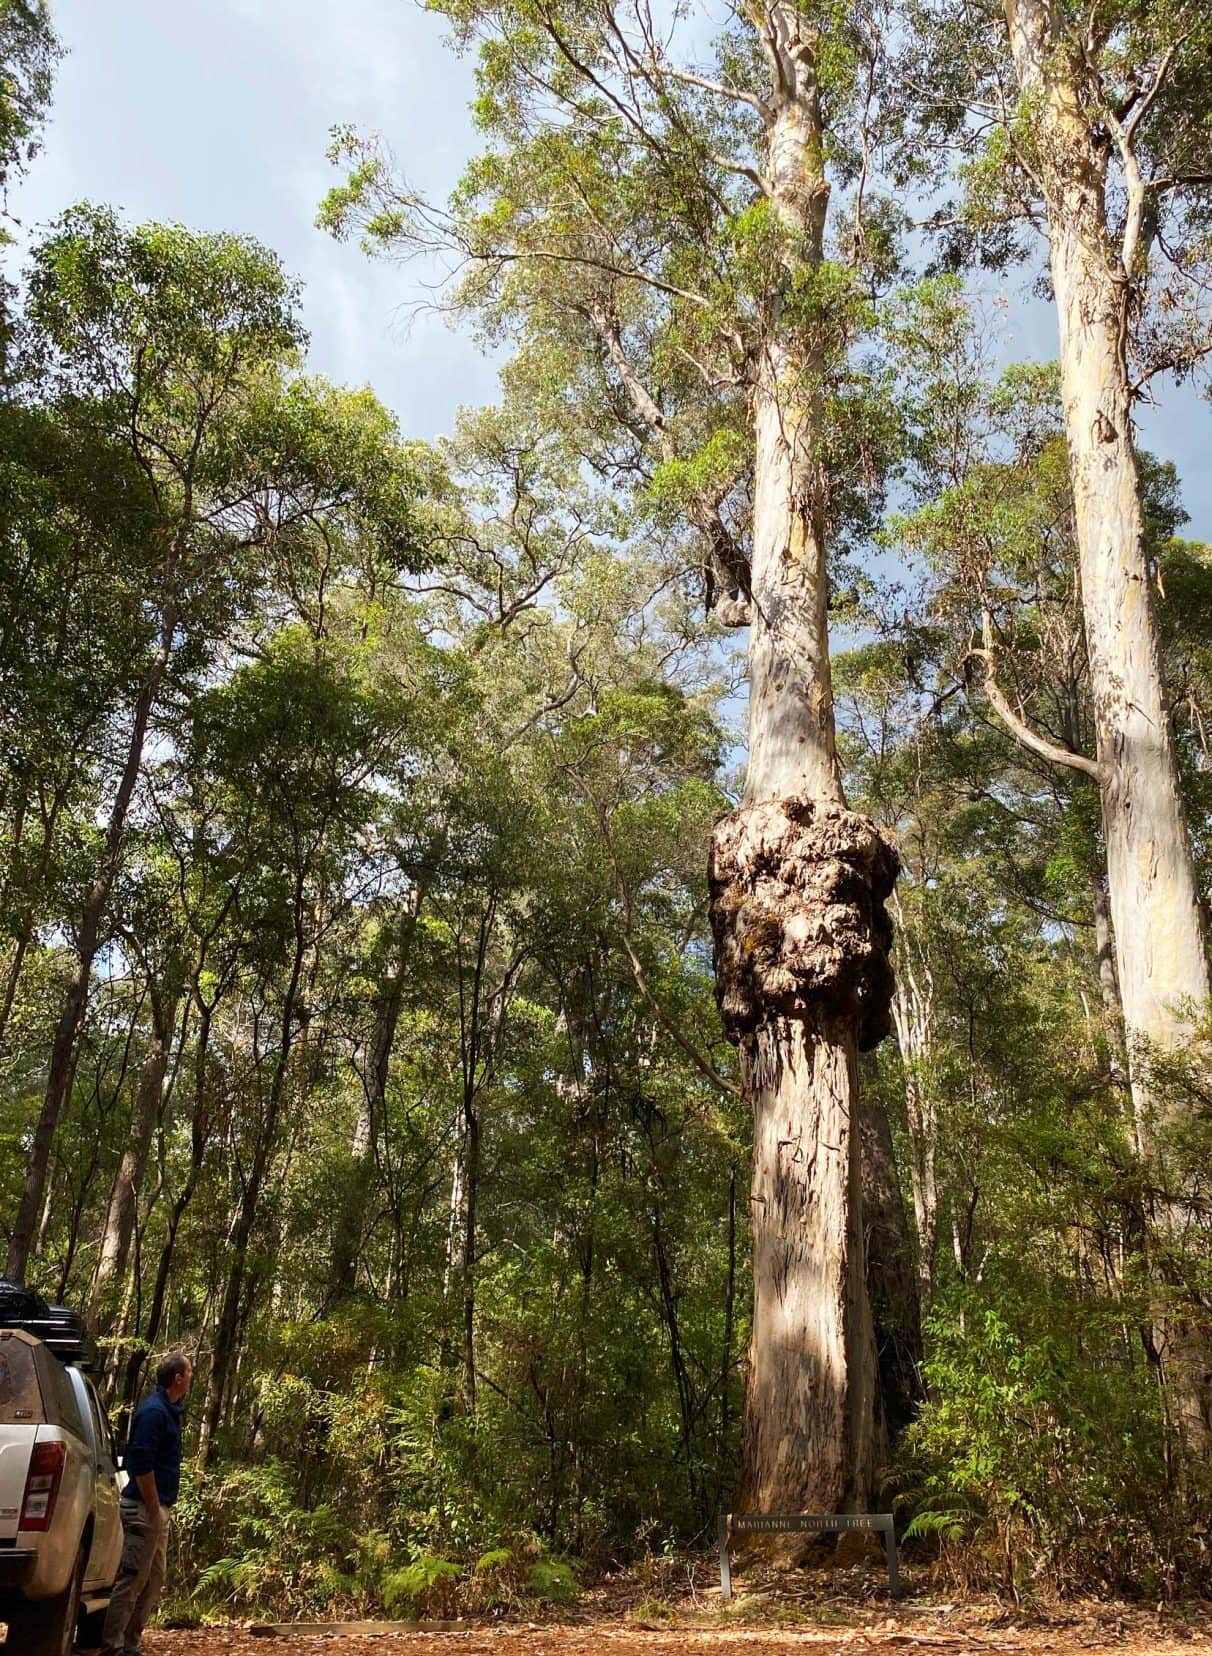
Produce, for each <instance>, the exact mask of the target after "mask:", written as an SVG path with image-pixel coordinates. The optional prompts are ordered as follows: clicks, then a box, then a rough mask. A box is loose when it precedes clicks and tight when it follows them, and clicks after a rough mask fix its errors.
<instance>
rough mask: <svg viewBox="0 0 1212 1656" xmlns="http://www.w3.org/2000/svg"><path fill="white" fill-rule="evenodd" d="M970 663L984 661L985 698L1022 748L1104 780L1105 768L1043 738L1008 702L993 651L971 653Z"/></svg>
mask: <svg viewBox="0 0 1212 1656" xmlns="http://www.w3.org/2000/svg"><path fill="white" fill-rule="evenodd" d="M966 659H968V660H970V661H971V660H975V661H981V662H983V663H984V667H985V695H986V696H987V697H988V699H989V705H990V706H991V707H992V708H993V711H994V712H995V713H996V714H997V716H998V718H999V719H1000V720H1001V721H1002V723H1003V724H1004V725H1005V727H1006V729H1007V730H1008V731H1009V732H1010V734H1011V736H1013V737H1014V740H1015V741H1016V742H1017V743H1018V744H1019V746H1020V747H1023V748H1026V749H1027V751H1028V752H1029V753H1034V754H1035V755H1036V757H1037V758H1040V759H1046V760H1047V761H1048V763H1049V764H1052V765H1064V766H1065V767H1067V768H1068V769H1069V770H1075V771H1080V772H1081V773H1082V775H1083V776H1089V777H1092V778H1093V780H1094V781H1095V782H1100V783H1101V781H1102V776H1103V773H1102V767H1101V766H1100V765H1099V763H1098V761H1097V760H1095V759H1087V758H1086V756H1085V754H1084V753H1074V752H1073V751H1072V749H1070V748H1063V747H1060V746H1059V745H1058V744H1057V743H1056V742H1050V741H1049V740H1048V738H1047V737H1046V736H1041V735H1040V734H1039V732H1038V731H1037V730H1032V728H1031V726H1030V725H1029V724H1027V722H1026V721H1025V720H1024V719H1023V718H1021V717H1020V716H1019V715H1018V714H1017V713H1016V712H1015V711H1014V709H1013V708H1012V707H1011V705H1010V703H1009V702H1008V701H1007V700H1006V696H1005V693H1004V692H1003V690H1002V688H1001V686H1000V685H999V684H998V682H997V676H996V673H995V671H994V665H993V650H992V649H991V648H989V649H983V650H969V652H968V656H967V658H966Z"/></svg>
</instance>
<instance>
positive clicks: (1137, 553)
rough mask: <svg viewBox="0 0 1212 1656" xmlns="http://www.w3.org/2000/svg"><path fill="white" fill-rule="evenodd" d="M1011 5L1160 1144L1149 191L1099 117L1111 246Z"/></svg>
mask: <svg viewBox="0 0 1212 1656" xmlns="http://www.w3.org/2000/svg"><path fill="white" fill-rule="evenodd" d="M1005 9H1006V20H1007V23H1008V25H1009V30H1010V44H1011V50H1012V53H1013V56H1014V62H1015V67H1016V72H1017V75H1018V80H1019V85H1020V87H1021V89H1022V91H1023V93H1024V94H1025V95H1026V97H1027V98H1029V99H1030V100H1031V103H1032V104H1033V106H1034V108H1033V110H1032V114H1033V118H1034V121H1035V129H1036V131H1037V132H1038V146H1037V148H1038V154H1037V156H1036V157H1035V165H1036V170H1037V175H1038V177H1039V180H1040V183H1041V185H1042V188H1043V193H1044V197H1045V202H1046V206H1047V213H1048V227H1049V248H1050V257H1051V267H1052V285H1053V289H1054V292H1055V295H1056V307H1057V314H1058V318H1059V327H1060V357H1061V387H1062V394H1063V399H1064V409H1065V428H1066V434H1067V437H1068V442H1069V466H1070V473H1071V476H1072V482H1073V499H1074V508H1075V521H1076V530H1077V543H1078V561H1079V567H1080V573H1081V584H1082V609H1083V616H1084V622H1085V630H1086V649H1087V654H1088V656H1089V661H1090V684H1091V692H1092V696H1093V702H1094V720H1095V731H1096V737H1097V752H1098V777H1099V790H1100V796H1101V801H1102V819H1103V834H1104V838H1105V841H1106V847H1107V885H1108V894H1109V897H1110V906H1111V920H1112V926H1113V929H1114V934H1115V960H1116V966H1117V969H1118V978H1119V990H1120V998H1121V1002H1122V1006H1123V1017H1124V1030H1125V1035H1126V1040H1127V1048H1128V1074H1129V1080H1130V1084H1131V1089H1132V1101H1133V1107H1134V1111H1135V1115H1136V1124H1137V1133H1138V1137H1139V1140H1140V1142H1141V1144H1142V1147H1144V1148H1150V1147H1151V1146H1152V1145H1153V1143H1154V1135H1155V1129H1156V1127H1157V1125H1158V1124H1159V1117H1164V1115H1165V1114H1166V1112H1167V1110H1168V1108H1169V1106H1168V1104H1167V1101H1166V1100H1165V1099H1159V1098H1158V1097H1156V1096H1155V1089H1154V1087H1153V1086H1152V1084H1151V1077H1150V1068H1151V1058H1152V1056H1153V1055H1154V1054H1155V1053H1162V1054H1164V1053H1167V1052H1173V1051H1177V1050H1181V1049H1184V1048H1186V1047H1187V1046H1188V1045H1189V1044H1190V1042H1191V1039H1192V1035H1193V1032H1194V1028H1195V1020H1196V1017H1197V1016H1198V1015H1199V1014H1200V1013H1201V1012H1202V1011H1204V1010H1206V1008H1207V1005H1208V1000H1209V994H1210V991H1212V980H1210V977H1209V969H1208V957H1207V949H1206V943H1205V937H1204V927H1203V918H1202V914H1201V911H1200V905H1199V894H1198V889H1197V886H1196V880H1195V866H1194V861H1193V858H1192V855H1191V847H1190V842H1189V840H1188V837H1187V828H1186V821H1185V817H1184V811H1183V802H1182V796H1181V792H1180V788H1179V778H1178V767H1177V763H1176V760H1175V752H1174V736H1173V730H1172V727H1171V722H1170V715H1169V709H1168V708H1167V706H1166V702H1165V696H1164V690H1163V682H1162V672H1161V661H1160V655H1159V650H1158V642H1157V629H1156V625H1155V621H1154V615H1153V595H1152V588H1151V584H1150V579H1149V570H1148V566H1147V563H1146V557H1145V526H1144V513H1143V508H1142V499H1141V483H1140V473H1139V468H1138V464H1137V455H1136V446H1135V435H1134V431H1133V423H1132V387H1131V381H1130V376H1129V371H1128V363H1127V349H1126V342H1127V338H1128V331H1129V327H1130V323H1131V306H1132V299H1133V281H1134V278H1135V276H1136V274H1137V272H1136V259H1137V256H1138V253H1139V238H1140V231H1141V221H1142V213H1143V192H1142V191H1141V188H1140V175H1139V167H1138V165H1137V162H1136V159H1135V156H1134V154H1133V151H1132V139H1131V138H1130V136H1129V134H1128V130H1127V128H1126V127H1125V126H1124V125H1122V124H1121V123H1120V121H1119V120H1118V118H1117V117H1116V116H1115V113H1114V112H1113V111H1111V112H1109V113H1107V112H1105V115H1106V121H1107V124H1108V125H1109V127H1110V128H1111V130H1112V132H1113V134H1114V135H1115V138H1116V142H1117V143H1118V145H1119V149H1120V154H1121V160H1122V162H1123V169H1124V175H1123V181H1124V185H1125V188H1126V192H1127V207H1126V213H1125V221H1124V226H1123V229H1122V231H1121V233H1120V238H1119V241H1118V244H1117V243H1116V241H1115V240H1113V238H1112V236H1111V234H1110V226H1109V221H1108V214H1107V183H1108V180H1107V155H1108V153H1109V152H1108V149H1107V146H1106V141H1105V138H1104V136H1103V134H1102V133H1101V132H1100V131H1097V130H1096V129H1095V127H1094V125H1093V124H1092V118H1091V115H1090V113H1089V111H1088V106H1087V102H1086V99H1085V97H1084V95H1083V94H1084V93H1085V91H1086V87H1085V85H1084V82H1083V79H1082V76H1081V74H1080V71H1079V67H1078V62H1077V59H1076V53H1075V51H1074V49H1073V48H1072V47H1071V46H1070V44H1069V43H1068V42H1066V41H1064V40H1061V39H1059V38H1058V37H1057V34H1056V32H1055V30H1054V26H1053V17H1052V13H1051V9H1050V7H1049V5H1048V3H1047V0H1005ZM1155 1217H1156V1222H1157V1225H1158V1227H1159V1229H1160V1231H1161V1232H1162V1236H1163V1242H1162V1250H1161V1251H1162V1261H1163V1263H1162V1265H1161V1267H1160V1269H1161V1273H1162V1275H1163V1276H1165V1275H1167V1274H1168V1267H1167V1266H1166V1265H1165V1263H1164V1261H1165V1259H1166V1257H1167V1255H1168V1253H1169V1251H1170V1249H1171V1248H1172V1247H1173V1246H1178V1247H1181V1246H1182V1235H1183V1231H1184V1229H1185V1226H1186V1221H1187V1214H1186V1210H1185V1207H1184V1204H1183V1203H1182V1202H1181V1201H1177V1200H1171V1201H1169V1202H1166V1203H1162V1204H1160V1205H1159V1210H1158V1212H1157V1213H1156V1216H1155ZM1179 1297H1180V1299H1181V1294H1180V1296H1179ZM1158 1343H1159V1347H1160V1349H1161V1350H1162V1352H1163V1357H1164V1360H1165V1362H1166V1366H1167V1370H1168V1377H1169V1382H1170V1386H1171V1391H1172V1395H1173V1398H1174V1411H1175V1417H1176V1421H1177V1424H1178V1427H1179V1430H1180V1432H1181V1434H1182V1436H1183V1438H1184V1440H1185V1442H1186V1444H1187V1446H1188V1449H1189V1450H1190V1451H1191V1452H1192V1453H1193V1454H1194V1456H1195V1457H1196V1458H1198V1459H1200V1460H1202V1461H1204V1462H1210V1461H1212V1360H1210V1358H1209V1351H1208V1343H1207V1339H1206V1336H1204V1335H1203V1334H1202V1333H1201V1332H1199V1331H1198V1330H1197V1329H1196V1328H1195V1327H1194V1326H1192V1325H1191V1324H1189V1323H1186V1322H1185V1321H1184V1320H1183V1318H1182V1317H1181V1315H1170V1316H1168V1317H1165V1318H1163V1319H1161V1320H1160V1322H1159V1341H1158Z"/></svg>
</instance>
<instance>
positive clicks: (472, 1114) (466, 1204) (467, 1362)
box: [459, 1096, 480, 1415]
mask: <svg viewBox="0 0 1212 1656" xmlns="http://www.w3.org/2000/svg"><path fill="white" fill-rule="evenodd" d="M463 1121H464V1133H465V1137H464V1156H465V1160H466V1166H465V1168H464V1176H463V1245H462V1251H461V1252H462V1257H461V1258H460V1260H459V1272H460V1276H461V1278H462V1283H463V1395H464V1398H465V1400H466V1403H467V1412H468V1413H469V1414H471V1415H474V1414H475V1412H476V1249H477V1248H478V1247H479V1235H478V1230H479V1218H480V1112H479V1109H478V1107H477V1105H476V1100H475V1098H474V1096H473V1097H471V1098H469V1099H467V1100H466V1101H465V1104H464V1108H463Z"/></svg>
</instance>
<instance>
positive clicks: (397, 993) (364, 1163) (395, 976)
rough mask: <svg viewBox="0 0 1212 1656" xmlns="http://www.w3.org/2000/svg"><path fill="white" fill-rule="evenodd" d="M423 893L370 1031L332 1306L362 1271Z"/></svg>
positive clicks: (406, 923)
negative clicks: (379, 1137) (378, 1144)
mask: <svg viewBox="0 0 1212 1656" xmlns="http://www.w3.org/2000/svg"><path fill="white" fill-rule="evenodd" d="M422 900H423V893H422V890H421V888H420V887H414V888H413V889H412V890H411V891H410V892H409V893H408V895H407V896H406V897H405V899H404V901H403V903H402V905H401V908H400V914H399V921H398V925H397V938H396V949H395V961H394V964H393V965H392V967H391V969H390V971H389V973H388V975H387V977H386V978H385V980H384V982H383V983H382V984H381V985H380V988H379V997H378V1005H377V1007H376V1010H375V1021H374V1028H373V1030H372V1033H371V1039H370V1051H369V1052H368V1054H367V1060H366V1077H365V1080H364V1081H363V1084H362V1104H361V1107H360V1109H359V1111H358V1120H357V1123H356V1125H355V1128H354V1137H353V1143H352V1145H351V1146H350V1161H351V1163H352V1173H353V1179H352V1182H351V1185H350V1188H349V1193H348V1196H347V1198H346V1200H345V1202H344V1203H343V1204H342V1207H341V1211H340V1213H339V1214H338V1215H337V1225H336V1234H335V1236H334V1238H333V1250H332V1276H331V1284H332V1286H331V1288H330V1290H329V1295H328V1304H329V1306H330V1307H331V1306H332V1305H334V1304H336V1303H338V1302H339V1301H340V1300H342V1299H347V1298H348V1297H349V1295H350V1294H352V1293H353V1291H354V1288H355V1286H356V1283H357V1275H358V1250H359V1248H360V1246H361V1243H362V1227H363V1224H364V1223H365V1219H366V1208H367V1203H368V1202H369V1199H370V1189H371V1179H370V1175H371V1171H372V1159H373V1153H374V1143H375V1130H376V1127H377V1125H378V1124H379V1123H381V1122H384V1121H385V1120H386V1115H385V1112H386V1107H387V1081H388V1077H389V1075H390V1072H391V1054H392V1048H393V1047H394V1045H395V1039H396V1030H397V1029H398V1028H399V1024H400V1012H401V1009H402V1008H403V1005H404V986H405V983H406V981H407V979H406V975H405V966H406V965H407V962H408V954H409V950H410V948H411V946H412V940H413V938H414V937H415V935H416V930H417V920H418V918H419V916H420V913H421V903H422Z"/></svg>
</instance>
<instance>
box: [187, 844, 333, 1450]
mask: <svg viewBox="0 0 1212 1656" xmlns="http://www.w3.org/2000/svg"><path fill="white" fill-rule="evenodd" d="M304 884H305V877H304V875H303V873H302V872H300V873H299V874H298V875H297V877H296V881H295V891H294V902H293V910H294V928H295V940H294V956H293V959H292V961H291V969H290V977H289V980H288V982H287V985H286V991H285V993H284V995H283V997H282V1013H281V1021H280V1024H279V1034H278V1050H277V1053H276V1055H275V1058H274V1071H273V1076H272V1078H271V1080H270V1085H269V1097H268V1099H267V1101H266V1105H265V1114H264V1117H263V1119H262V1121H261V1124H260V1129H259V1131H258V1133H257V1142H256V1147H255V1149H254V1151H253V1158H252V1165H251V1166H250V1167H249V1170H248V1177H247V1178H246V1180H245V1181H244V1188H243V1190H242V1191H241V1193H240V1202H239V1206H238V1208H237V1211H236V1218H235V1224H234V1225H233V1227H232V1235H231V1240H230V1243H229V1246H228V1253H229V1259H230V1263H229V1266H228V1272H227V1281H226V1283H225V1285H224V1289H223V1299H222V1302H221V1304H220V1308H219V1320H218V1323H217V1324H216V1327H215V1351H214V1360H213V1361H212V1363H211V1371H210V1379H209V1381H208V1383H207V1388H206V1405H205V1409H204V1411H203V1416H202V1429H201V1433H200V1440H199V1445H198V1456H199V1459H200V1461H201V1463H202V1465H204V1466H205V1465H206V1463H207V1461H208V1459H209V1456H210V1454H211V1451H212V1449H213V1447H214V1440H215V1434H216V1432H217V1431H218V1429H219V1425H220V1422H221V1421H222V1419H223V1405H224V1402H225V1400H226V1392H227V1383H228V1379H229V1377H230V1375H231V1373H232V1369H233V1365H234V1363H235V1360H236V1357H237V1355H238V1341H237V1333H238V1328H239V1318H240V1306H241V1296H242V1293H243V1289H244V1283H245V1277H246V1274H247V1270H248V1251H249V1243H250V1241H251V1240H252V1233H253V1226H254V1225H255V1224H256V1220H257V1211H258V1207H259V1204H260V1199H261V1190H262V1187H263V1185H264V1183H265V1175H266V1173H267V1172H268V1171H269V1164H270V1160H271V1158H272V1156H273V1153H274V1150H275V1149H276V1148H277V1142H278V1117H279V1115H280V1113H281V1108H282V1100H283V1098H284V1096H285V1093H286V1086H287V1082H288V1080H289V1078H290V1075H291V1073H292V1065H291V1062H290V1057H291V1051H292V1048H293V1045H294V1026H295V1013H296V1008H297V1006H298V1002H299V987H300V984H301V983H302V981H303V966H304V961H305V959H306V954H307V948H306V935H305V930H304V923H303V896H304Z"/></svg>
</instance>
